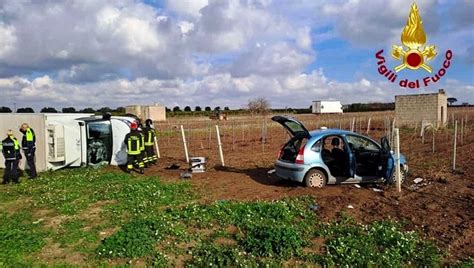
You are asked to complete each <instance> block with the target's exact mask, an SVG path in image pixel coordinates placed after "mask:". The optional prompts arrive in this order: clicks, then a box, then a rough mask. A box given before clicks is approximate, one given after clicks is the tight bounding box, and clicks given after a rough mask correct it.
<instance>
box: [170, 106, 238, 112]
mask: <svg viewBox="0 0 474 268" xmlns="http://www.w3.org/2000/svg"><path fill="white" fill-rule="evenodd" d="M213 110H214V111H221V107H220V106H217V107H214V109H212V108H211V107H209V106H206V107H205V108H204V111H206V112H210V111H213ZM166 111H167V112H171V111H173V112H181V111H185V112H191V111H193V110H192V108H191V106H186V107H184V110H181V108H180V107H179V106H175V107H173V109H170V108H168V107H166ZM194 111H195V112H201V111H203V109H202V108H201V106H196V107H194ZM224 111H230V108H229V107H227V106H226V107H224Z"/></svg>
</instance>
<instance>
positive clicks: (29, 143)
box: [20, 123, 37, 180]
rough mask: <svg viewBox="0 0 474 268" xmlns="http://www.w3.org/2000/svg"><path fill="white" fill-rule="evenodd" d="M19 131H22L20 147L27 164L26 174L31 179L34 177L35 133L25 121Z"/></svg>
mask: <svg viewBox="0 0 474 268" xmlns="http://www.w3.org/2000/svg"><path fill="white" fill-rule="evenodd" d="M20 132H21V133H23V139H22V140H21V147H22V149H23V153H24V154H25V157H26V163H27V164H28V167H29V170H28V176H29V179H30V180H32V179H34V178H36V176H37V174H36V165H35V153H36V135H35V131H34V130H33V129H32V128H30V127H29V126H28V124H27V123H23V124H22V125H21V128H20Z"/></svg>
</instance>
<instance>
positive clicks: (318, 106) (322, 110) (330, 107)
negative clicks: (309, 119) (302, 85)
mask: <svg viewBox="0 0 474 268" xmlns="http://www.w3.org/2000/svg"><path fill="white" fill-rule="evenodd" d="M311 108H312V113H313V114H342V105H341V102H340V101H313V104H312V106H311Z"/></svg>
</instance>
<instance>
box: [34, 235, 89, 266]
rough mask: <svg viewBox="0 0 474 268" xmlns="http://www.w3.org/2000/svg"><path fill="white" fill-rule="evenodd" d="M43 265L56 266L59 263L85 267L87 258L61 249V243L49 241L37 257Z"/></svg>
mask: <svg viewBox="0 0 474 268" xmlns="http://www.w3.org/2000/svg"><path fill="white" fill-rule="evenodd" d="M37 257H38V259H40V260H41V261H42V263H44V264H46V265H48V264H51V265H54V264H57V263H58V262H59V263H67V264H68V265H84V263H85V261H86V258H85V256H83V255H82V254H80V253H78V252H75V251H69V250H68V249H66V248H61V246H60V244H59V243H53V242H52V241H51V240H50V239H48V240H47V244H46V246H44V247H43V249H42V250H41V252H39V253H38V255H37Z"/></svg>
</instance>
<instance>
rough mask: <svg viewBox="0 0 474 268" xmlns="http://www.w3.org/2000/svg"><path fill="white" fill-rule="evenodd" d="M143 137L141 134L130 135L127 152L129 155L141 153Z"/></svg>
mask: <svg viewBox="0 0 474 268" xmlns="http://www.w3.org/2000/svg"><path fill="white" fill-rule="evenodd" d="M141 139H142V137H140V136H130V137H129V138H128V141H127V153H128V154H129V155H139V154H140V153H141Z"/></svg>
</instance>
